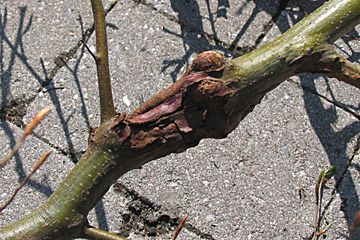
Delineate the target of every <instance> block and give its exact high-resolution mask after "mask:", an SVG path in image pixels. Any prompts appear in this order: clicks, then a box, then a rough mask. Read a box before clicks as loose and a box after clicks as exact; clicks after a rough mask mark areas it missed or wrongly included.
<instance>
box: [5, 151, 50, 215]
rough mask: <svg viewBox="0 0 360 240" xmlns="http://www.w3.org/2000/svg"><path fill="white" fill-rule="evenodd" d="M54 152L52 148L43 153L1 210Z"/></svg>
mask: <svg viewBox="0 0 360 240" xmlns="http://www.w3.org/2000/svg"><path fill="white" fill-rule="evenodd" d="M51 152H52V150H49V151H48V152H47V153H45V154H44V155H42V157H41V158H40V160H39V161H38V162H37V163H36V165H35V167H34V169H33V170H32V171H31V173H29V174H28V175H27V176H26V177H25V179H24V180H23V181H22V183H21V184H20V186H19V187H17V188H16V189H15V191H14V193H13V195H12V196H11V198H10V199H9V200H8V201H7V202H6V203H5V204H4V205H3V206H2V207H0V212H2V211H3V210H4V209H5V208H6V207H7V206H9V204H10V203H11V202H12V201H13V200H14V198H15V196H16V194H17V193H18V192H19V191H20V189H21V188H22V187H23V186H24V185H25V184H26V182H27V181H28V180H29V178H30V177H31V176H32V175H33V174H34V173H35V172H36V171H37V170H38V169H39V167H40V166H41V165H42V164H43V163H44V162H45V160H46V159H47V158H48V157H49V155H50V153H51Z"/></svg>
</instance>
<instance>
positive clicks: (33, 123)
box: [0, 106, 54, 168]
mask: <svg viewBox="0 0 360 240" xmlns="http://www.w3.org/2000/svg"><path fill="white" fill-rule="evenodd" d="M53 108H54V107H53V106H51V107H47V108H44V109H43V110H41V111H40V112H39V113H38V114H36V116H35V117H34V119H33V120H32V121H31V122H30V123H29V124H28V125H27V126H26V128H25V130H24V133H23V135H22V136H21V138H20V139H19V141H18V142H17V143H16V144H15V146H14V147H13V149H11V151H10V152H9V154H8V155H6V156H5V158H4V159H3V160H2V161H1V162H0V168H2V167H3V166H5V164H6V163H7V162H8V161H9V160H10V158H11V157H12V156H14V154H15V153H16V152H17V150H19V148H20V146H21V144H22V143H23V142H24V141H25V138H26V137H27V136H28V135H29V134H30V133H32V131H33V130H34V129H35V127H36V126H37V125H38V124H39V123H40V121H41V120H42V119H43V118H44V117H45V115H46V114H47V113H48V112H50V111H51V109H53Z"/></svg>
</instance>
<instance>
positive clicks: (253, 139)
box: [0, 0, 360, 239]
mask: <svg viewBox="0 0 360 240" xmlns="http://www.w3.org/2000/svg"><path fill="white" fill-rule="evenodd" d="M114 2H115V1H105V6H106V8H109V7H110V6H111V5H112V4H113V3H114ZM301 2H304V3H303V5H302V6H303V7H304V9H305V10H306V11H307V12H312V11H313V10H314V9H316V8H317V7H318V6H320V5H321V4H322V2H323V1H321V0H319V1H301ZM303 17H304V13H303V12H302V11H301V8H300V7H299V6H298V4H297V1H292V0H288V1H287V0H281V1H263V0H254V1H250V0H208V1H206V0H198V1H195V0H188V1H172V0H143V1H135V0H133V1H131V0H126V1H120V2H119V3H118V4H117V5H116V6H115V7H114V8H112V9H111V10H110V12H109V14H108V16H107V22H108V35H109V36H108V39H109V49H110V68H111V75H112V81H113V93H114V99H115V103H116V105H117V110H118V111H119V112H127V113H130V112H131V111H132V110H134V109H135V108H136V107H138V106H139V105H140V104H141V103H142V102H144V100H146V99H147V98H149V97H150V96H152V95H154V94H155V93H157V92H159V91H160V90H162V89H164V88H166V87H168V86H170V85H171V84H172V83H173V82H174V81H175V80H176V79H178V78H179V77H180V76H181V75H182V73H183V72H184V71H185V70H186V68H187V67H188V66H189V65H190V64H191V61H192V60H193V59H194V57H195V56H196V55H197V54H199V53H200V52H202V51H205V50H209V49H215V50H218V51H220V52H222V53H224V54H226V55H227V56H228V57H236V56H238V55H239V54H244V53H246V52H248V51H250V50H252V49H255V48H257V47H259V46H262V45H263V44H265V43H268V42H269V41H271V40H273V39H275V38H276V37H277V36H279V35H280V34H281V33H283V32H285V31H286V30H287V29H288V28H289V27H291V26H292V25H293V24H295V23H296V22H297V21H299V20H300V19H302V18H303ZM91 29H92V16H91V9H90V3H88V2H87V1H79V0H64V1H45V0H42V1H31V2H29V1H21V0H13V1H4V0H0V71H1V73H0V74H1V87H2V91H1V94H0V96H1V112H0V116H1V120H2V123H1V124H0V139H1V140H2V141H0V144H1V147H2V151H1V154H0V156H1V157H3V156H5V154H6V153H7V152H8V151H9V149H10V147H11V146H13V145H14V144H15V141H16V139H18V137H19V136H20V135H21V132H22V129H23V126H24V124H26V123H28V122H29V121H30V120H31V119H32V117H33V116H34V115H35V114H36V113H37V112H38V111H39V110H40V109H42V108H44V107H46V106H49V105H55V109H54V110H53V111H52V113H51V114H49V116H48V117H46V119H45V120H44V121H42V123H41V125H40V126H39V127H38V128H37V129H36V131H35V132H34V134H33V135H32V136H30V137H29V138H28V139H27V141H26V143H25V144H24V146H23V147H22V149H21V150H20V152H19V153H18V154H17V155H16V156H15V157H14V158H13V159H12V160H11V162H10V164H9V165H7V166H6V168H5V169H4V170H2V174H1V176H2V177H1V178H0V187H1V199H0V204H2V203H3V202H5V201H6V200H7V199H8V198H9V196H10V194H11V193H12V192H13V191H14V189H15V188H16V187H17V186H18V184H19V182H20V181H21V180H22V179H23V178H24V176H25V174H26V173H28V172H30V171H31V168H32V166H33V165H34V163H35V161H36V160H35V159H38V158H39V157H40V156H41V155H42V154H43V153H45V152H46V151H47V150H49V149H53V150H54V153H53V154H52V156H51V157H50V159H49V160H48V161H47V162H46V163H45V165H44V166H42V167H41V169H40V170H39V171H38V172H37V174H36V175H35V176H34V177H33V178H32V180H31V182H29V184H27V185H26V187H25V188H24V189H23V190H22V191H21V192H20V194H19V195H18V196H17V197H16V199H15V202H14V203H13V204H12V205H10V207H9V208H8V209H7V210H6V211H5V213H4V214H3V215H0V224H1V225H5V224H8V223H10V222H13V221H15V220H16V219H19V218H20V217H22V216H23V215H25V214H28V213H29V212H31V211H32V210H33V209H35V208H36V207H37V206H39V205H40V204H41V203H42V202H43V201H44V200H45V199H46V198H47V197H48V196H49V195H50V194H51V192H53V191H54V190H55V188H56V186H57V185H58V184H59V183H60V181H61V179H62V178H64V177H65V176H66V174H67V173H68V172H69V171H70V169H71V168H72V167H73V166H74V162H76V161H77V160H78V159H79V158H80V156H81V154H82V153H83V152H84V151H85V149H86V147H87V137H88V134H89V128H90V127H91V126H97V124H98V121H99V107H98V99H97V89H96V72H95V64H94V61H93V59H92V58H91V56H90V55H89V54H88V53H87V52H86V51H85V50H84V48H83V47H82V46H81V45H79V44H78V40H80V39H81V37H82V36H83V35H84V34H85V35H86V34H87V35H89V34H90V39H89V40H88V45H89V46H90V47H91V48H94V36H93V34H91V33H92V32H91ZM359 30H360V28H359V27H357V28H356V29H353V30H352V31H351V34H352V35H353V36H355V37H359V33H358V32H359ZM336 46H337V47H338V48H339V51H340V52H341V53H342V54H344V55H345V56H346V57H348V58H349V59H350V60H352V61H358V60H359V54H358V52H359V49H360V43H359V42H358V41H354V40H350V39H348V38H343V39H340V40H339V41H337V42H336ZM359 92H360V91H359V90H357V89H355V88H353V87H350V86H348V85H346V84H343V83H341V82H338V81H337V80H334V79H329V78H326V77H324V76H321V75H301V76H296V77H293V78H291V79H289V80H288V81H287V82H285V83H283V84H281V85H280V86H279V87H278V88H276V89H275V90H273V91H272V92H270V93H268V94H267V95H266V96H265V98H264V99H263V101H262V102H261V104H259V105H258V106H257V107H256V108H255V109H254V111H253V112H252V113H250V114H249V115H248V116H247V117H246V118H245V119H244V120H243V121H242V122H241V123H240V125H239V127H238V128H237V129H236V130H235V131H234V132H232V133H231V134H230V135H229V137H228V138H226V139H221V140H213V139H206V140H203V141H201V143H200V144H199V146H197V147H196V148H193V149H190V150H188V151H186V152H184V153H181V154H173V155H170V156H167V157H164V158H161V159H158V160H156V161H153V162H151V163H149V164H146V165H145V166H144V167H142V168H141V169H139V170H134V171H132V172H130V173H127V174H126V175H125V176H123V177H122V178H121V179H119V180H118V182H117V184H115V185H114V186H113V187H112V188H111V189H110V190H109V192H108V193H107V194H106V195H105V196H104V198H103V199H102V200H101V202H99V204H98V205H97V206H96V207H95V208H94V210H92V212H91V214H90V216H89V219H90V222H91V224H93V225H94V226H99V227H100V228H102V229H105V230H109V231H111V232H114V233H120V234H121V235H123V236H126V237H128V238H130V239H169V238H170V235H171V233H172V232H173V231H174V230H175V229H176V226H177V224H178V223H179V221H180V220H181V218H182V217H184V216H185V214H189V218H188V221H187V224H186V226H185V229H184V230H183V231H182V232H181V234H180V236H179V237H178V239H202V238H204V239H308V238H310V237H311V234H312V231H313V222H314V216H315V207H316V205H315V194H314V188H315V182H316V180H317V178H318V174H319V173H320V171H321V170H324V169H327V168H328V167H329V166H336V167H337V168H338V170H337V172H336V174H335V177H334V178H332V179H331V181H330V182H328V183H327V186H328V188H326V189H325V191H324V197H323V207H324V208H325V209H323V211H322V213H323V214H322V215H323V219H322V221H321V224H322V226H323V227H324V226H325V225H326V224H328V223H333V226H332V227H331V228H330V230H329V231H328V232H327V233H326V234H325V235H324V236H322V237H320V238H319V239H325V237H326V239H348V238H347V236H348V233H349V231H348V229H349V225H350V224H351V223H352V219H353V216H354V214H355V213H356V211H358V210H360V202H359V194H358V191H359V190H360V189H359V183H360V179H359V177H360V175H359V171H360V159H359V154H358V149H359V131H360V123H359V117H360V112H359V111H360V109H359V102H360V99H359ZM13 117H14V119H13ZM357 237H359V239H360V236H359V235H357Z"/></svg>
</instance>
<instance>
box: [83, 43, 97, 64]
mask: <svg viewBox="0 0 360 240" xmlns="http://www.w3.org/2000/svg"><path fill="white" fill-rule="evenodd" d="M80 42H81V43H82V44H84V46H85V48H86V49H87V50H88V52H89V53H90V55H91V56H92V57H93V59H94V60H95V62H96V61H97V60H98V58H97V57H96V56H95V54H94V53H93V52H92V51H91V50H90V48H89V47H88V45H87V44H86V43H85V41H84V40H82V39H81V40H80Z"/></svg>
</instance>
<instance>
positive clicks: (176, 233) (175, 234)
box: [172, 214, 189, 240]
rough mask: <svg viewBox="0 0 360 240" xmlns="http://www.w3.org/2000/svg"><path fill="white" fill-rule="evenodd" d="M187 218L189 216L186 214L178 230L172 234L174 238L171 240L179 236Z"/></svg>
mask: <svg viewBox="0 0 360 240" xmlns="http://www.w3.org/2000/svg"><path fill="white" fill-rule="evenodd" d="M188 216H189V215H187V214H186V215H185V217H184V218H183V219H182V220H181V222H180V224H179V226H178V228H177V229H176V232H175V233H174V237H173V239H172V240H175V239H176V238H177V236H178V235H179V233H180V231H181V229H182V228H183V227H184V224H185V221H186V219H187V217H188Z"/></svg>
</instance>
